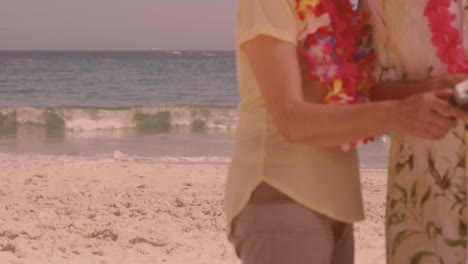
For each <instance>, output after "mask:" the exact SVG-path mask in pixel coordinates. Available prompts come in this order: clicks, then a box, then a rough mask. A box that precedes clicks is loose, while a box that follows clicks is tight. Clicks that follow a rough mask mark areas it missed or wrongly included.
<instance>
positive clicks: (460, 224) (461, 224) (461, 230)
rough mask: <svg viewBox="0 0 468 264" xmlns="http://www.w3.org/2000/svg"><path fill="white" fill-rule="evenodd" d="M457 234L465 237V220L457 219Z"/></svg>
mask: <svg viewBox="0 0 468 264" xmlns="http://www.w3.org/2000/svg"><path fill="white" fill-rule="evenodd" d="M458 235H459V236H460V237H464V238H465V239H466V222H465V221H464V220H463V219H458ZM465 246H466V245H465Z"/></svg>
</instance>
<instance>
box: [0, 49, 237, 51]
mask: <svg viewBox="0 0 468 264" xmlns="http://www.w3.org/2000/svg"><path fill="white" fill-rule="evenodd" d="M0 51H155V52H158V51H235V49H0Z"/></svg>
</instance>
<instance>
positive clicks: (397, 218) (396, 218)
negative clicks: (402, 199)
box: [387, 212, 406, 226]
mask: <svg viewBox="0 0 468 264" xmlns="http://www.w3.org/2000/svg"><path fill="white" fill-rule="evenodd" d="M405 220H406V214H404V213H399V212H395V213H393V214H391V215H390V216H389V217H388V223H387V224H388V226H392V225H399V224H401V223H403V222H404V221H405Z"/></svg>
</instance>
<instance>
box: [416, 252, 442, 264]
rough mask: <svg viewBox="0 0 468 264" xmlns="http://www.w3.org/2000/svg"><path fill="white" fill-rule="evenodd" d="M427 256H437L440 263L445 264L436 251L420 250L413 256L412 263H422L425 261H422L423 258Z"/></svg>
mask: <svg viewBox="0 0 468 264" xmlns="http://www.w3.org/2000/svg"><path fill="white" fill-rule="evenodd" d="M425 257H435V258H437V260H438V261H439V263H440V264H444V261H443V260H442V259H441V258H440V257H439V256H437V255H436V254H435V253H434V252H430V251H420V252H418V253H416V254H414V255H413V256H412V257H411V261H410V264H421V263H423V262H421V261H422V259H423V258H425ZM425 263H426V262H425Z"/></svg>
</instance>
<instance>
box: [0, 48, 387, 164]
mask: <svg viewBox="0 0 468 264" xmlns="http://www.w3.org/2000/svg"><path fill="white" fill-rule="evenodd" d="M239 101H240V98H239V96H238V93H237V85H236V72H235V54H234V52H230V51H131V52H130V51H0V153H15V154H38V155H57V156H63V155H65V156H74V157H92V156H95V155H109V156H110V155H112V153H113V152H115V151H117V150H118V151H120V152H123V153H125V154H127V155H131V156H139V157H159V158H160V157H165V158H170V157H186V158H187V159H188V160H204V159H200V157H208V158H210V157H211V158H220V159H214V160H222V161H224V162H228V160H229V159H228V158H229V156H230V154H231V150H232V146H233V139H232V136H233V132H234V131H235V126H236V121H237V113H236V105H237V104H238V103H239ZM360 152H361V166H362V167H364V168H369V169H384V168H385V167H386V160H387V152H388V141H387V138H385V137H384V138H378V140H377V142H376V143H374V144H370V145H366V146H363V147H361V148H360ZM211 160H213V159H211Z"/></svg>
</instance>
